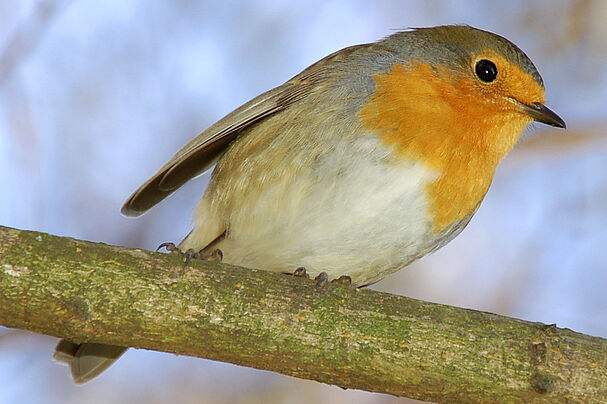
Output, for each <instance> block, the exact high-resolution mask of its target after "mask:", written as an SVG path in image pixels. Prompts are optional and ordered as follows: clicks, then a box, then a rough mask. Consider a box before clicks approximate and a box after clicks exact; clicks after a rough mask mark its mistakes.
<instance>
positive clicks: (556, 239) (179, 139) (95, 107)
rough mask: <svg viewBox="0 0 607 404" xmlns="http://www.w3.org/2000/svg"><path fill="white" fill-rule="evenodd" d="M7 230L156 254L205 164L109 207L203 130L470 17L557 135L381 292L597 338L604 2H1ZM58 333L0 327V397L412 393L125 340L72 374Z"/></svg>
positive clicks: (605, 279) (606, 236)
mask: <svg viewBox="0 0 607 404" xmlns="http://www.w3.org/2000/svg"><path fill="white" fill-rule="evenodd" d="M0 15H1V16H2V18H1V19H0V188H1V189H2V191H1V195H2V196H1V197H0V224H2V225H5V226H12V227H17V228H21V229H32V230H39V231H44V232H49V233H53V234H57V235H65V236H72V237H76V238H81V239H87V240H94V241H103V242H106V243H111V244H119V245H124V246H134V247H143V248H146V249H154V248H155V247H156V246H157V245H158V244H160V243H161V242H164V241H180V240H181V239H182V238H183V236H184V235H185V234H187V232H188V231H189V223H190V216H191V213H192V210H193V208H194V206H195V203H196V202H197V200H198V198H199V197H200V196H201V194H202V192H203V189H204V187H205V185H206V182H207V181H208V174H206V175H204V176H202V177H200V178H198V179H196V180H194V181H191V182H190V183H188V184H187V185H186V186H185V187H184V188H183V189H181V190H180V191H179V192H178V193H177V194H175V195H174V196H173V197H171V198H170V199H168V200H166V201H165V202H164V203H162V204H161V205H160V206H158V207H156V208H154V209H153V210H152V211H151V212H149V213H148V214H147V215H145V216H143V217H142V218H139V219H135V220H133V219H127V218H125V217H123V216H121V215H120V212H119V210H120V206H121V205H122V203H123V202H124V201H125V199H126V198H127V197H128V196H129V194H130V193H131V192H132V191H133V190H135V188H137V187H138V186H139V185H140V184H141V183H142V182H143V181H145V180H146V179H147V178H148V177H149V176H150V175H151V174H153V173H154V172H155V171H156V170H157V169H158V168H159V167H160V166H161V165H162V164H164V162H165V161H166V160H168V158H170V157H171V156H172V155H173V153H174V152H175V151H176V150H177V149H179V148H180V147H181V146H182V145H183V144H185V143H186V142H187V141H188V140H189V139H191V138H192V137H193V136H195V135H196V134H198V133H199V132H200V131H201V130H203V129H205V128H206V127H207V126H209V125H210V124H212V123H213V122H215V121H216V120H217V119H219V118H221V117H222V116H223V115H225V114H227V113H228V112H230V111H231V110H233V109H234V108H236V107H238V106H239V105H240V104H242V103H244V102H245V101H247V100H249V99H251V98H253V97H254V96H256V95H258V94H259V93H261V92H263V91H265V90H268V89H270V88H272V87H275V86H277V85H280V84H281V83H283V82H284V81H286V80H287V79H289V78H290V77H292V76H293V75H295V74H297V73H298V72H299V71H301V70H302V69H303V68H305V67H307V66H308V65H310V64H311V63H313V62H315V61H316V60H318V59H320V58H322V57H323V56H326V55H327V54H329V53H331V52H333V51H336V50H338V49H340V48H343V47H345V46H349V45H353V44H358V43H364V42H370V41H375V40H378V39H380V38H382V37H384V36H386V35H389V34H391V33H393V32H395V31H398V30H400V29H404V28H407V27H417V26H432V25H439V24H446V23H465V24H470V25H473V26H476V27H479V28H483V29H487V30H490V31H493V32H496V33H499V34H501V35H503V36H505V37H507V38H509V39H510V40H512V41H513V42H515V43H516V44H518V45H519V46H520V47H521V48H522V49H523V50H525V52H526V53H527V54H528V55H529V56H530V57H531V59H532V60H533V61H534V62H535V64H536V66H537V67H538V69H539V70H540V72H541V74H542V75H543V78H544V81H545V83H546V87H547V100H548V105H549V106H550V108H552V109H554V110H555V111H556V112H557V113H558V114H559V115H561V116H562V117H563V118H564V119H565V121H566V122H567V124H568V130H567V131H559V130H555V129H551V128H547V127H544V126H539V125H538V126H537V127H535V128H531V129H529V130H528V131H527V133H526V135H525V139H524V140H523V141H521V142H520V144H519V145H518V146H517V148H516V149H515V150H514V152H513V153H512V154H511V155H510V156H509V157H508V158H507V159H506V160H505V161H504V162H503V164H502V165H501V166H500V168H499V169H498V172H497V175H496V177H495V181H494V183H493V185H492V188H491V190H490V191H489V193H488V195H487V198H486V199H485V202H484V204H483V205H482V206H481V208H480V210H479V212H478V213H477V215H476V216H475V217H474V218H473V220H472V222H471V223H470V225H469V226H468V228H467V229H466V230H465V231H464V232H463V233H462V234H461V235H460V236H459V237H458V238H457V239H455V241H453V242H452V243H451V244H449V245H448V246H446V247H444V248H443V249H442V250H440V251H438V252H436V253H435V254H433V255H431V256H428V257H425V258H423V259H422V260H420V261H418V262H416V263H415V264H413V265H411V266H410V267H408V268H407V269H406V270H403V271H400V272H398V273H396V274H394V275H392V276H389V277H388V278H386V279H385V280H384V281H382V282H380V283H378V284H376V285H375V286H373V288H375V289H379V290H383V291H388V292H391V293H396V294H401V295H407V296H411V297H415V298H419V299H423V300H429V301H433V302H440V303H445V304H450V305H457V306H463V307H469V308H474V309H478V310H486V311H490V312H494V313H499V314H503V315H507V316H513V317H518V318H522V319H526V320H532V321H541V322H545V323H556V324H557V325H558V326H560V327H568V328H572V329H574V330H576V331H580V332H584V333H587V334H591V335H595V336H602V337H607V310H606V309H607V294H606V293H605V286H606V285H607V270H606V269H607V268H606V267H607V203H606V201H607V175H605V173H606V172H607V138H606V135H607V130H605V129H604V125H605V124H607V114H606V112H607V75H606V74H605V72H607V24H605V21H606V20H607V2H604V1H601V0H595V1H591V0H587V1H565V0H544V1H534V2H528V1H522V0H521V1H511V2H485V1H469V0H466V1H397V0H375V1H372V2H371V1H368V2H365V1H355V0H334V1H330V0H322V1H318V0H306V1H289V2H276V1H271V0H260V1H250V2H244V1H243V2H238V1H224V2H220V1H202V0H201V1H186V0H156V1H147V0H107V1H103V2H99V1H93V0H72V1H34V0H21V1H18V2H16V1H13V0H0ZM56 343H57V339H55V338H51V337H46V336H40V335H34V334H30V333H27V332H23V331H16V330H8V329H3V328H0V402H1V403H12V402H19V403H21V402H45V403H86V402H106V403H121V402H133V401H135V402H139V401H145V402H149V403H161V402H167V401H174V402H180V403H232V402H239V403H257V402H264V403H265V402H285V403H305V402H312V401H314V402H331V403H339V402H344V403H346V402H347V403H390V402H407V400H404V399H398V398H394V397H391V396H387V395H381V394H372V393H366V392H360V391H344V390H342V389H340V388H337V387H332V386H327V385H323V384H320V383H316V382H311V381H303V380H299V379H294V378H291V377H286V376H282V375H278V374H274V373H270V372H265V371H259V370H254V369H248V368H243V367H238V366H234V365H230V364H224V363H218V362H213V361H209V360H203V359H196V358H188V357H177V356H175V355H170V354H163V353H159V352H148V351H143V350H129V351H128V352H127V353H126V354H125V355H124V357H123V358H122V359H121V360H120V361H118V362H117V363H116V364H115V365H114V366H113V367H112V368H111V369H110V370H109V371H107V372H106V373H104V374H103V375H102V376H100V377H99V378H98V379H95V380H93V381H92V382H90V383H88V384H86V385H84V386H75V385H73V384H72V382H71V378H70V376H69V373H68V369H67V368H66V367H63V366H60V365H58V364H56V363H54V362H53V361H52V359H51V355H52V352H53V348H54V346H55V344H56Z"/></svg>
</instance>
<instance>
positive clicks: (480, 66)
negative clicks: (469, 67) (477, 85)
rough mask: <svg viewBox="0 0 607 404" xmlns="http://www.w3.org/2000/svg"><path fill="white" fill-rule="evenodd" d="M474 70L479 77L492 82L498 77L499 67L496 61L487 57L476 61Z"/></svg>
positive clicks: (486, 81)
mask: <svg viewBox="0 0 607 404" xmlns="http://www.w3.org/2000/svg"><path fill="white" fill-rule="evenodd" d="M474 71H475V72H476V75H477V76H478V78H479V79H481V81H484V82H485V83H491V82H492V81H493V80H495V79H496V77H497V67H496V66H495V63H493V62H492V61H490V60H487V59H482V60H479V61H478V62H476V66H475V68H474Z"/></svg>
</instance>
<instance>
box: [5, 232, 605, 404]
mask: <svg viewBox="0 0 607 404" xmlns="http://www.w3.org/2000/svg"><path fill="white" fill-rule="evenodd" d="M0 324H3V325H5V326H7V327H13V328H20V329H24V330H30V331H33V332H37V333H41V334H47V335H52V336H56V337H62V338H67V339H69V340H71V341H74V342H78V343H79V342H98V343H106V344H114V345H122V346H132V347H136V348H145V349H154V350H159V351H166V352H173V353H176V354H182V355H192V356H199V357H203V358H210V359H215V360H220V361H225V362H231V363H235V364H239V365H244V366H251V367H255V368H259V369H268V370H273V371H275V372H279V373H283V374H286V375H291V376H295V377H300V378H304V379H312V380H317V381H320V382H323V383H329V384H334V385H338V386H341V387H344V388H355V389H363V390H368V391H376V392H383V393H388V394H393V395H398V396H407V397H411V398H416V399H420V400H427V401H435V402H444V403H460V402H461V403H464V402H465V403H474V402H478V403H481V402H482V403H487V402H500V403H510V402H512V403H515V402H516V403H518V402H550V403H555V402H568V403H575V402H584V403H588V402H596V403H599V402H604V400H605V397H607V340H605V339H602V338H596V337H591V336H587V335H583V334H579V333H576V332H573V331H571V330H568V329H561V328H557V327H556V326H554V325H544V324H540V323H531V322H527V321H522V320H517V319H512V318H507V317H503V316H498V315H494V314H491V313H484V312H479V311H474V310H467V309H461V308H456V307H450V306H444V305H440V304H434V303H428V302H423V301H419V300H414V299H409V298H406V297H402V296H394V295H390V294H386V293H379V292H375V291H371V290H352V289H348V288H346V287H344V286H340V285H332V284H329V285H328V286H327V287H324V288H321V289H318V288H315V287H314V285H313V282H311V281H308V280H304V279H301V278H294V277H291V276H286V275H280V274H273V273H270V272H265V271H258V270H250V269H245V268H239V267H234V266H230V265H226V264H216V263H210V262H193V263H192V264H191V267H188V268H187V269H186V270H184V269H183V262H182V260H181V259H180V258H179V257H176V256H170V255H166V254H158V253H152V252H148V251H144V250H140V249H133V248H124V247H115V246H110V245H106V244H102V243H92V242H87V241H81V240H75V239H71V238H66V237H57V236H52V235H49V234H45V233H38V232H31V231H22V230H16V229H11V228H7V227H1V226H0ZM49 356H50V353H49Z"/></svg>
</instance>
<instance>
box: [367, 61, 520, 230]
mask: <svg viewBox="0 0 607 404" xmlns="http://www.w3.org/2000/svg"><path fill="white" fill-rule="evenodd" d="M374 79H375V85H376V90H375V93H374V94H373V96H372V97H371V98H370V100H369V101H368V102H367V103H366V104H365V106H364V107H363V108H362V109H361V110H360V112H359V117H360V119H361V122H362V124H363V126H364V127H365V129H367V130H368V131H369V132H372V133H375V134H377V135H379V136H380V137H381V139H382V141H383V142H385V143H386V144H389V145H393V146H395V148H396V151H397V153H399V155H401V156H403V157H405V158H408V159H413V160H416V161H422V162H423V163H425V164H426V166H427V167H429V168H430V169H432V170H433V171H436V172H437V173H438V174H439V177H438V179H437V180H436V181H434V182H433V183H430V184H428V185H427V190H426V192H427V196H428V199H429V201H430V214H431V215H432V217H433V220H434V225H433V226H434V227H433V230H434V231H435V232H440V231H442V230H444V229H446V228H448V227H449V226H451V225H452V224H453V223H456V222H459V221H461V220H463V219H464V218H465V217H466V216H468V215H469V214H471V213H473V212H474V211H475V210H476V209H477V208H478V206H479V204H480V202H481V201H482V199H483V197H484V195H485V193H486V192H487V190H488V189H489V185H490V184H491V180H492V178H493V173H494V171H495V168H496V167H497V164H498V163H499V161H500V159H501V158H502V157H504V156H505V155H506V153H508V151H510V149H511V148H512V147H513V146H514V144H515V143H516V141H517V139H518V137H519V135H520V133H521V132H522V131H523V129H524V128H525V126H526V125H527V124H528V123H529V122H530V121H531V119H530V118H527V117H525V116H523V115H522V114H520V113H517V112H516V111H514V110H513V108H512V106H509V107H510V108H508V106H505V105H504V104H503V103H500V102H498V101H497V99H494V98H492V97H491V96H490V94H487V93H486V92H483V91H482V89H479V88H478V84H477V83H475V82H474V80H472V79H470V78H469V77H467V76H464V75H461V76H458V75H453V74H452V73H450V72H449V71H447V69H443V68H438V69H433V68H432V67H431V66H430V65H429V64H423V63H418V62H413V64H411V65H408V66H403V65H401V64H396V65H394V67H393V68H392V70H391V71H390V72H389V73H387V74H378V75H376V76H375V78H374ZM406 180H407V179H406V178H403V181H406ZM403 208H404V209H406V207H403Z"/></svg>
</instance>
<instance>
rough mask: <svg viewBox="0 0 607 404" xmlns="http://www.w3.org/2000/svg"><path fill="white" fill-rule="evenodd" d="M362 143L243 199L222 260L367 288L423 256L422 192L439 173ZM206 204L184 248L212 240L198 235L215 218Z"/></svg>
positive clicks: (426, 229) (426, 223) (425, 220)
mask: <svg viewBox="0 0 607 404" xmlns="http://www.w3.org/2000/svg"><path fill="white" fill-rule="evenodd" d="M357 143H358V144H357V145H352V143H350V144H349V145H343V147H339V146H338V147H336V148H335V149H334V150H333V151H332V152H331V153H330V154H328V155H327V156H326V157H325V158H324V159H323V161H322V163H321V164H322V165H321V168H320V169H319V167H318V166H315V167H314V168H309V169H306V170H304V171H303V172H301V173H300V174H299V175H298V176H297V177H295V178H292V179H290V180H284V181H276V182H275V183H273V184H272V185H270V186H266V187H265V188H264V189H263V191H262V192H260V193H259V195H258V196H256V197H251V198H247V197H242V198H240V199H241V201H240V202H239V204H237V205H236V206H238V205H239V206H238V208H237V209H232V211H231V212H230V213H229V215H228V217H227V218H226V219H227V226H228V232H227V236H226V238H225V240H223V241H222V242H221V243H219V244H218V245H217V247H219V248H220V249H221V250H222V252H223V254H224V262H226V263H230V264H235V265H241V266H245V267H249V268H259V269H265V270H271V271H279V272H292V271H294V270H295V269H296V268H297V267H300V266H303V267H305V268H306V270H307V272H308V273H309V274H310V275H311V276H316V275H317V274H318V273H320V272H322V271H325V272H327V274H328V275H329V279H333V278H337V277H339V276H341V275H349V276H350V277H351V278H352V282H353V284H354V285H365V284H369V283H372V282H374V281H377V280H379V279H381V278H382V277H383V276H385V275H386V274H388V273H390V272H394V271H396V270H398V269H400V268H401V267H403V266H404V265H406V264H408V263H409V262H410V261H412V260H413V259H416V258H418V257H419V256H420V254H422V255H423V253H425V252H426V251H427V250H428V249H429V248H430V247H431V246H432V242H433V240H432V235H431V233H432V231H431V227H432V222H431V220H430V218H429V214H428V201H427V200H426V196H425V192H424V190H425V186H426V184H428V183H429V182H431V181H433V180H435V179H436V173H432V172H431V171H430V170H428V169H427V167H424V166H423V165H422V164H421V163H412V162H407V161H405V162H403V161H402V160H400V161H399V162H398V164H396V163H395V162H394V161H393V159H391V158H390V157H389V154H390V150H388V149H387V147H386V146H385V145H383V144H380V142H379V141H378V140H377V139H376V138H375V137H373V136H365V137H362V138H360V139H359V140H357ZM356 150H357V151H358V153H353V151H356ZM361 151H362V152H361ZM355 156H356V157H355ZM218 192H219V191H218ZM205 206H206V207H205ZM208 206H209V204H208V203H205V201H204V200H203V201H202V202H201V205H200V206H199V207H198V212H197V216H198V217H199V218H202V219H200V220H197V222H198V223H197V224H196V226H195V229H194V231H193V233H192V234H191V235H190V236H189V237H188V238H187V239H186V240H185V241H184V243H183V244H182V248H190V247H193V248H202V247H204V245H199V243H198V245H197V240H201V239H204V238H207V239H212V238H213V237H211V236H210V235H208V236H205V237H201V236H200V235H197V234H196V232H197V231H198V230H199V229H198V228H197V227H200V226H204V225H205V222H206V225H207V226H208V225H209V224H210V219H211V218H213V217H214V216H213V215H214V214H215V213H213V212H212V211H207V212H203V211H204V210H205V209H209V208H208ZM211 227H212V226H211Z"/></svg>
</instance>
